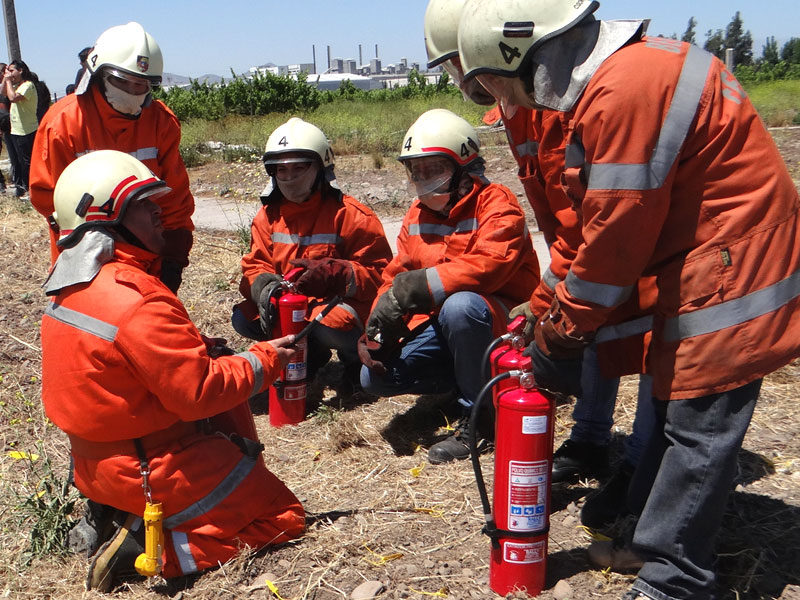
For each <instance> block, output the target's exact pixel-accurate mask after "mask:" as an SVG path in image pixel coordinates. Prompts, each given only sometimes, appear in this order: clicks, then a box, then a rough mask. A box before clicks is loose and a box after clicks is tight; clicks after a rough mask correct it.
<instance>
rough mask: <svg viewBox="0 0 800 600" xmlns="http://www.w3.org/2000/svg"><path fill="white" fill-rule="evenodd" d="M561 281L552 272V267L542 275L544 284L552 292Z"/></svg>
mask: <svg viewBox="0 0 800 600" xmlns="http://www.w3.org/2000/svg"><path fill="white" fill-rule="evenodd" d="M559 281H561V279H560V278H559V277H558V276H557V275H556V274H555V273H553V272H552V271H551V270H550V267H547V270H546V271H545V272H544V275H542V282H543V283H544V284H545V285H546V286H547V287H549V288H550V289H551V290H554V289H556V286H557V285H558V282H559Z"/></svg>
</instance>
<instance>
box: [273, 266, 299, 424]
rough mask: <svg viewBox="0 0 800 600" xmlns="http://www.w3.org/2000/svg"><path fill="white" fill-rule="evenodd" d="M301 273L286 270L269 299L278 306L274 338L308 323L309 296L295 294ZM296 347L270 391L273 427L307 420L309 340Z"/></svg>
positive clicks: (297, 344) (296, 270) (297, 329)
mask: <svg viewBox="0 0 800 600" xmlns="http://www.w3.org/2000/svg"><path fill="white" fill-rule="evenodd" d="M300 273H302V269H300V268H297V269H292V270H291V271H289V272H288V273H287V274H286V275H285V276H284V278H283V281H282V282H281V288H280V291H279V292H278V297H277V298H272V299H271V301H272V302H274V303H275V304H276V305H277V312H278V331H277V337H283V336H286V335H289V334H291V333H293V334H299V333H300V332H301V331H302V330H303V328H304V327H305V326H306V324H307V323H306V316H307V315H308V297H307V296H304V295H302V294H298V293H297V291H296V290H295V289H294V283H293V282H294V280H295V279H296V278H297V277H298V276H299V275H300ZM295 346H296V348H297V350H296V351H295V354H294V356H293V357H292V359H291V360H290V362H289V364H287V365H286V367H285V368H284V369H283V371H281V376H280V377H279V378H278V380H277V381H276V382H275V383H274V384H273V385H272V386H270V388H269V423H270V425H272V426H273V427H281V426H283V425H294V424H296V423H300V422H301V421H303V420H304V419H305V418H306V390H307V385H306V374H307V369H308V365H307V355H308V341H307V340H306V339H305V338H303V339H300V340H297V341H296V342H295Z"/></svg>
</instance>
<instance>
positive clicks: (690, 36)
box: [681, 17, 697, 44]
mask: <svg viewBox="0 0 800 600" xmlns="http://www.w3.org/2000/svg"><path fill="white" fill-rule="evenodd" d="M695 27H697V19H695V18H694V17H690V18H689V24H688V25H687V26H686V31H684V32H683V35H682V36H681V41H682V42H689V43H690V44H696V43H697V40H696V35H695V31H694V28H695Z"/></svg>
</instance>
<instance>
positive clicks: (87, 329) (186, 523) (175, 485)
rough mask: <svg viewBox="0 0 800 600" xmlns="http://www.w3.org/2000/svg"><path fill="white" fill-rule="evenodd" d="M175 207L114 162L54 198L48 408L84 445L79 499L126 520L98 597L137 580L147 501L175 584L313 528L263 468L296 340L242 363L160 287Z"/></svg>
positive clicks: (77, 445)
mask: <svg viewBox="0 0 800 600" xmlns="http://www.w3.org/2000/svg"><path fill="white" fill-rule="evenodd" d="M162 193H168V188H167V186H166V184H165V182H163V181H161V180H160V179H158V178H157V177H155V176H154V175H153V174H152V173H151V172H150V171H149V170H148V169H147V167H145V166H144V165H143V164H142V163H141V162H139V161H138V160H136V159H134V158H133V157H131V156H130V155H127V154H123V153H121V152H117V151H113V150H102V151H98V152H93V153H91V154H88V155H86V156H83V157H81V158H78V159H77V160H75V161H73V162H72V163H71V164H70V165H68V166H67V168H66V169H65V170H64V172H63V174H62V176H61V178H60V179H59V181H58V184H57V185H56V189H55V194H54V201H55V214H54V219H55V220H56V222H57V223H58V225H59V228H60V229H59V230H60V237H59V241H58V244H59V246H60V249H61V254H60V255H59V257H58V260H57V261H56V264H55V265H54V267H53V270H52V271H51V273H50V275H49V277H48V280H47V282H46V283H45V291H46V293H47V294H48V295H49V296H50V297H51V301H50V302H49V303H48V306H47V309H46V310H45V315H44V318H43V320H42V330H41V333H42V400H43V402H44V407H45V411H46V413H47V416H48V417H49V418H50V419H51V420H52V421H53V423H55V424H56V425H57V426H58V427H59V428H60V429H62V430H63V431H65V432H66V433H67V435H68V437H69V441H70V445H71V453H72V458H73V461H74V477H75V485H76V486H77V487H78V489H79V490H80V491H81V492H82V493H83V494H84V495H86V496H87V497H88V498H89V499H90V500H92V501H94V502H96V503H99V504H102V505H109V506H113V507H114V508H116V509H117V511H118V512H117V515H116V516H115V523H116V524H117V525H118V527H117V529H116V531H115V532H114V533H113V535H112V537H111V538H109V539H108V540H106V541H105V544H103V546H102V547H100V549H99V550H98V551H97V552H96V553H95V554H94V557H93V559H92V563H91V567H90V572H89V577H88V579H87V586H88V587H89V588H90V589H100V590H108V589H110V588H111V587H112V586H113V584H114V582H115V581H116V580H118V579H120V578H124V577H126V576H128V575H130V574H131V573H132V571H133V562H134V560H135V558H136V556H137V555H138V554H139V553H140V552H141V551H142V547H141V544H142V519H141V515H142V514H143V510H144V507H145V500H146V494H147V496H148V497H150V496H151V497H152V499H153V500H154V501H158V502H161V503H162V506H163V513H164V521H163V527H164V529H165V538H166V541H165V546H164V551H163V557H162V560H163V570H162V574H163V575H164V576H165V577H176V576H179V575H185V574H187V573H193V572H196V571H202V570H203V569H208V568H210V567H214V566H216V565H218V564H219V563H222V562H225V561H226V560H228V559H229V558H231V557H232V556H233V555H234V554H235V553H236V552H237V551H238V550H239V549H240V548H241V547H242V546H243V545H247V546H250V547H252V548H258V547H262V546H266V545H268V544H275V543H280V542H283V541H286V540H289V539H292V538H295V537H297V536H299V535H301V533H302V532H303V529H304V512H303V508H302V507H301V505H300V502H299V501H298V500H297V498H295V496H294V495H293V494H292V492H290V491H289V490H288V489H287V488H286V486H285V485H284V484H283V483H282V482H281V481H280V480H279V479H278V478H277V477H275V475H273V474H272V473H271V472H270V471H269V470H267V468H266V466H265V465H264V461H263V458H262V457H261V453H260V451H261V450H262V449H263V446H261V445H260V444H259V443H258V438H257V435H256V431H255V425H254V422H253V418H252V415H251V413H250V410H249V407H248V404H247V399H248V398H249V397H250V396H251V395H253V394H255V393H258V392H261V391H263V390H265V389H266V388H267V386H268V385H269V384H270V383H271V382H272V381H274V380H275V378H276V377H277V376H278V374H279V372H280V369H281V368H282V365H285V364H286V362H287V361H288V359H289V358H290V357H291V355H292V354H293V352H294V351H293V349H292V347H291V342H292V340H293V338H292V337H291V336H288V337H287V338H282V339H279V340H273V341H272V342H262V343H257V344H255V345H253V346H251V348H250V349H249V350H248V351H246V352H243V353H241V354H238V355H235V356H234V355H232V352H230V351H228V352H227V353H221V352H220V348H219V344H220V342H221V340H219V339H208V338H204V336H201V335H200V333H199V332H198V331H197V328H196V327H195V326H194V325H193V324H192V322H191V320H190V319H189V316H188V314H187V313H186V310H185V309H184V307H183V305H182V304H181V303H180V301H179V300H178V299H177V298H176V296H175V295H174V294H173V293H172V292H171V291H170V290H169V289H167V287H166V286H165V285H164V284H163V283H162V282H161V281H159V280H158V279H157V278H156V277H155V276H154V269H155V265H156V264H157V262H158V252H159V251H160V249H161V247H162V246H163V244H164V240H163V237H162V235H161V234H162V232H163V228H162V226H161V224H160V218H159V215H160V209H159V207H158V205H157V204H156V203H155V199H157V197H158V195H159V194H162ZM220 354H222V355H220ZM143 486H144V492H143Z"/></svg>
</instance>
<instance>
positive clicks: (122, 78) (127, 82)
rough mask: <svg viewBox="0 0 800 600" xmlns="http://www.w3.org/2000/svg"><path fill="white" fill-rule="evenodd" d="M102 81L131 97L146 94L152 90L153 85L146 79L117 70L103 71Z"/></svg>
mask: <svg viewBox="0 0 800 600" xmlns="http://www.w3.org/2000/svg"><path fill="white" fill-rule="evenodd" d="M103 79H105V81H106V83H108V84H110V85H113V86H114V87H115V88H117V89H119V90H122V91H123V92H127V93H128V94H131V95H133V96H141V95H142V94H148V93H150V92H151V91H152V89H153V83H152V82H151V81H150V79H148V78H146V77H140V76H138V75H132V74H131V73H127V72H126V71H121V70H119V69H105V70H104V72H103Z"/></svg>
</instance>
